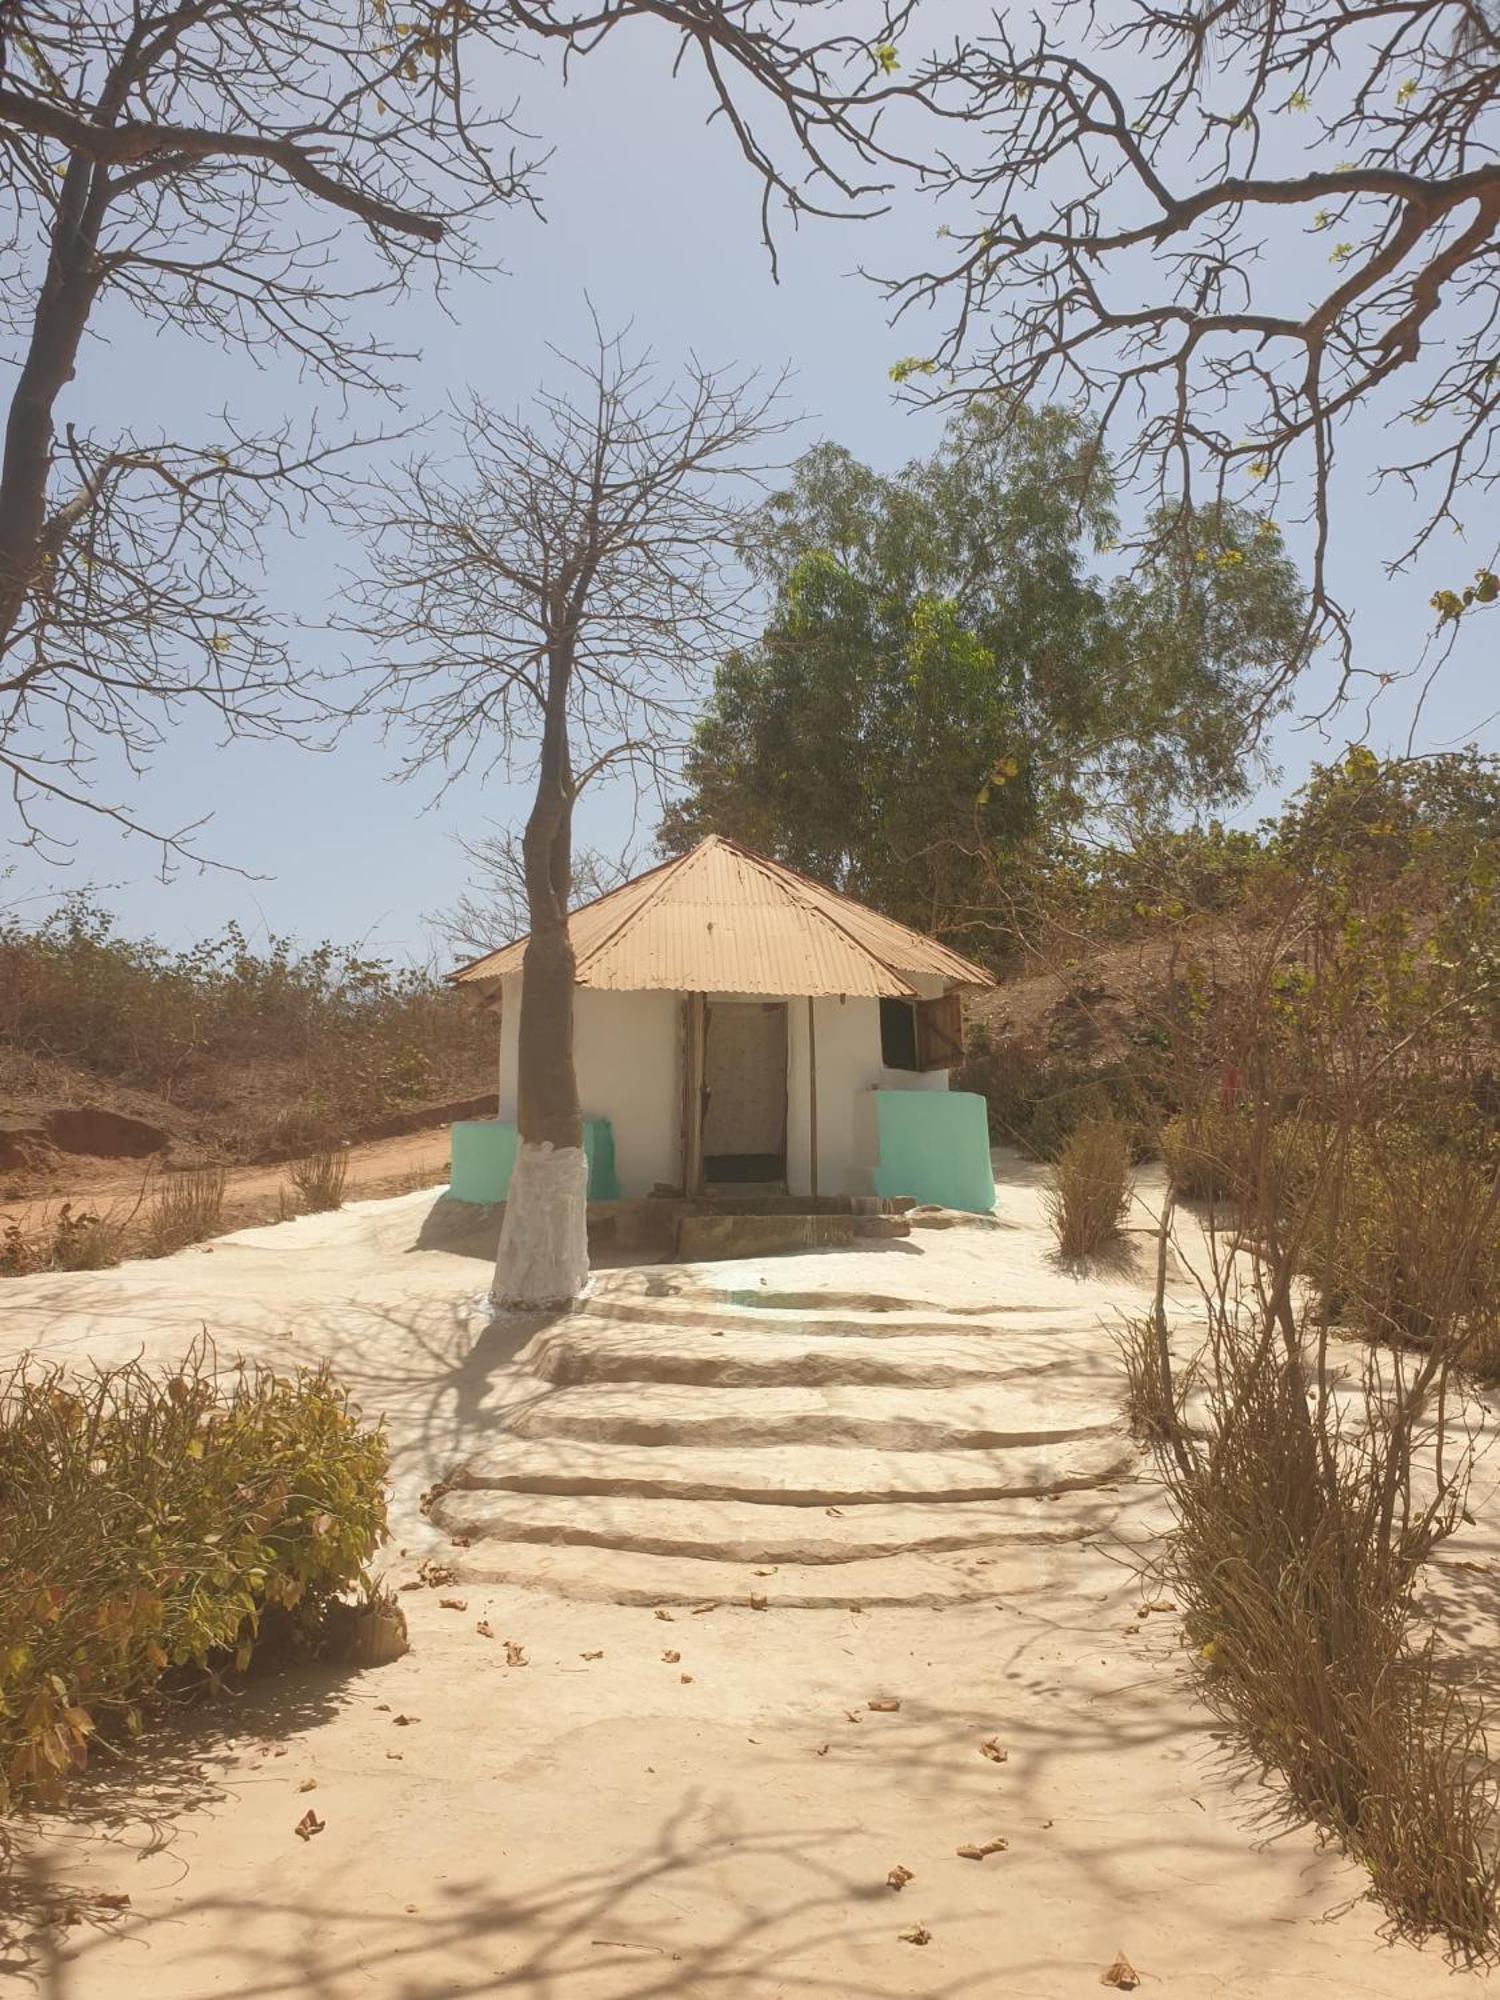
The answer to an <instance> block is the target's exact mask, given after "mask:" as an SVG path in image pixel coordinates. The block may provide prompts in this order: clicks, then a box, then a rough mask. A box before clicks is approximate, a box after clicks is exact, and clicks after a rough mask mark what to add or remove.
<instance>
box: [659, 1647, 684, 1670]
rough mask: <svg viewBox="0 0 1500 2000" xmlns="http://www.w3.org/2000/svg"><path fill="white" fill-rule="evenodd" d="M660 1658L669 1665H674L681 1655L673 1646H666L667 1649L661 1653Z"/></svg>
mask: <svg viewBox="0 0 1500 2000" xmlns="http://www.w3.org/2000/svg"><path fill="white" fill-rule="evenodd" d="M662 1658H663V1659H664V1660H665V1661H666V1663H667V1665H668V1666H669V1667H675V1666H676V1664H677V1662H678V1661H679V1660H680V1659H681V1658H682V1655H681V1653H679V1652H678V1650H677V1648H676V1647H675V1646H668V1648H667V1650H666V1651H665V1652H664V1653H663V1654H662Z"/></svg>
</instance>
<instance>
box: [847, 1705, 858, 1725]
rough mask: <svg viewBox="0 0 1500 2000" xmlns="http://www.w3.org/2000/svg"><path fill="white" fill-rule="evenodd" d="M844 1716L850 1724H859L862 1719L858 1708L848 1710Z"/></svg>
mask: <svg viewBox="0 0 1500 2000" xmlns="http://www.w3.org/2000/svg"><path fill="white" fill-rule="evenodd" d="M844 1714H845V1716H846V1717H847V1719H848V1720H849V1721H850V1722H858V1721H859V1720H860V1719H861V1718H860V1713H859V1710H858V1709H857V1708H846V1709H845V1710H844Z"/></svg>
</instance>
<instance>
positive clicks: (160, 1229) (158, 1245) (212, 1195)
mask: <svg viewBox="0 0 1500 2000" xmlns="http://www.w3.org/2000/svg"><path fill="white" fill-rule="evenodd" d="M228 1184H229V1183H228V1175H227V1174H226V1172H225V1170H224V1169H223V1167H198V1168H195V1169H194V1170H193V1171H192V1172H191V1173H185V1174H169V1175H166V1176H164V1177H163V1179H162V1181H161V1182H160V1184H159V1185H158V1187H157V1191H156V1196H155V1199H154V1200H153V1201H152V1203H151V1206H150V1208H149V1209H148V1210H147V1212H146V1222H145V1230H144V1238H145V1250H146V1255H147V1256H148V1257H170V1256H171V1255H172V1253H173V1252H174V1251H176V1250H185V1249H186V1248H187V1247H188V1245H189V1244H190V1243H202V1242H203V1241H204V1239H205V1238H206V1237H209V1236H214V1235H217V1234H218V1230H219V1224H220V1222H221V1220H222V1218H223V1213H224V1192H225V1189H226V1188H227V1186H228Z"/></svg>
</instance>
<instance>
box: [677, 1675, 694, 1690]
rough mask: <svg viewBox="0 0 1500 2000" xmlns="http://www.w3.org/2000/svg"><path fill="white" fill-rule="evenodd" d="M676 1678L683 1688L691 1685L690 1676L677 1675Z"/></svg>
mask: <svg viewBox="0 0 1500 2000" xmlns="http://www.w3.org/2000/svg"><path fill="white" fill-rule="evenodd" d="M677 1678H678V1680H680V1681H681V1682H682V1684H683V1686H684V1687H689V1686H691V1684H692V1679H693V1677H692V1675H691V1674H679V1675H678V1676H677Z"/></svg>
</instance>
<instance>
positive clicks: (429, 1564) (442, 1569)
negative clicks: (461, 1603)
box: [417, 1556, 458, 1590]
mask: <svg viewBox="0 0 1500 2000" xmlns="http://www.w3.org/2000/svg"><path fill="white" fill-rule="evenodd" d="M417 1577H418V1579H419V1581H421V1582H422V1583H425V1584H426V1585H427V1587H428V1589H429V1590H441V1589H442V1588H443V1586H444V1585H445V1584H449V1583H457V1582H458V1571H457V1570H456V1569H455V1568H454V1566H453V1564H452V1563H445V1562H438V1561H437V1560H436V1559H435V1558H434V1557H432V1556H428V1557H426V1558H425V1559H424V1560H423V1561H422V1562H419V1563H418V1564H417Z"/></svg>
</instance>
